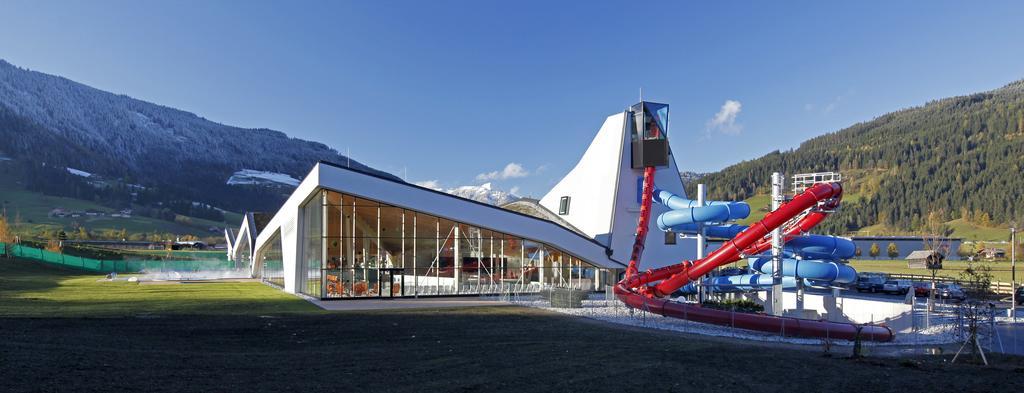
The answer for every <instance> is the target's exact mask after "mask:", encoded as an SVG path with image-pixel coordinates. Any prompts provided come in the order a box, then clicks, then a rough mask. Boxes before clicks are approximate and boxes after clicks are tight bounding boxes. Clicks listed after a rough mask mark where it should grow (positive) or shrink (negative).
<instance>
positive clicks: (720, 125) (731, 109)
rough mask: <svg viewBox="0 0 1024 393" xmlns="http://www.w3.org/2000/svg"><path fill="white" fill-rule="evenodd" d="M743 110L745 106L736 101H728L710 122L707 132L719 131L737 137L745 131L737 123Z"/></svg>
mask: <svg viewBox="0 0 1024 393" xmlns="http://www.w3.org/2000/svg"><path fill="white" fill-rule="evenodd" d="M741 110H743V104H741V103H740V102H739V101H736V100H726V101H725V103H724V104H722V108H721V109H719V110H718V113H716V114H715V117H712V118H711V120H708V123H707V129H706V131H707V132H709V133H710V131H712V130H717V131H719V132H721V133H723V134H728V135H736V134H739V133H740V132H742V131H743V125H742V124H739V123H736V117H737V116H739V114H740V111H741Z"/></svg>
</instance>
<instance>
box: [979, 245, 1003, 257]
mask: <svg viewBox="0 0 1024 393" xmlns="http://www.w3.org/2000/svg"><path fill="white" fill-rule="evenodd" d="M978 254H981V256H982V257H984V258H985V259H1003V258H1006V249H1005V248H995V247H986V248H985V249H984V250H981V252H979V253H978Z"/></svg>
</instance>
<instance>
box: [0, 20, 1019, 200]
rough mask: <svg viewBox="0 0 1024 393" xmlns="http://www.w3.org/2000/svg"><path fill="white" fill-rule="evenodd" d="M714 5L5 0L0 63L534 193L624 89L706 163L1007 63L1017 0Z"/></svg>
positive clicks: (846, 121)
mask: <svg viewBox="0 0 1024 393" xmlns="http://www.w3.org/2000/svg"><path fill="white" fill-rule="evenodd" d="M711 3H724V2H708V3H706V4H692V3H684V2H564V3H556V2H550V1H536V2H531V1H525V2H518V1H517V2H498V1H493V2H491V1H473V2H471V1H429V2H421V1H417V2H413V1H409V2H397V1H374V2H370V1H367V2H341V1H338V2H320V1H317V2H302V1H299V2H284V1H280V2H235V1H223V2H210V1H194V2H190V1H175V2H162V3H158V2H148V1H147V2H135V1H123V2H112V1H99V2H85V1H74V2H67V3H64V2H37V1H10V0H8V1H5V2H4V6H3V7H2V8H3V9H2V12H0V37H2V39H0V58H3V59H5V60H7V61H9V62H11V63H13V64H15V65H18V66H21V67H26V68H30V69H33V70H38V71H42V72H46V73H51V74H57V75H61V76H64V77H67V78H69V79H73V80H76V81H79V82H83V83H86V84H89V85H92V86H94V87H97V88H100V89H103V90H108V91H112V92H115V93H122V94H127V95H130V96H132V97H136V98H140V99H144V100H147V101H152V102H156V103H159V104H164V105H168V106H172V107H176V108H180V109H184V110H187V111H190V112H194V113H196V114H198V115H200V116H203V117H206V118H208V119H211V120H215V121H218V122H222V123H226V124H231V125H238V126H243V127H268V128H273V129H277V130H281V131H284V132H286V133H288V134H289V135H292V136H295V137H299V138H304V139H311V140H316V141H320V142H323V143H326V144H328V145H330V146H332V147H334V148H336V149H337V150H339V151H340V152H341V153H342V154H344V153H345V152H346V151H350V152H351V155H352V156H353V158H354V159H357V160H360V161H363V162H365V163H367V164H369V165H371V166H374V167H377V168H380V169H383V170H387V171H390V172H392V173H395V174H397V175H399V176H407V179H408V180H409V181H417V182H421V181H428V180H433V181H437V182H438V183H440V185H442V186H446V187H451V186H457V185H467V184H479V183H481V182H482V181H484V179H493V180H494V182H495V184H496V185H497V186H499V187H502V188H504V189H512V188H516V189H517V190H518V191H519V192H520V193H521V194H524V195H532V196H541V195H542V194H543V193H544V192H545V191H546V190H547V189H548V188H549V187H550V186H551V185H553V184H554V183H555V182H556V181H557V180H558V179H559V178H560V177H561V176H562V175H564V174H565V173H566V172H567V171H568V170H569V169H571V167H572V165H573V164H574V163H575V161H576V159H577V158H578V157H579V156H580V154H582V152H583V151H584V150H585V149H586V147H587V144H588V143H589V142H590V139H591V137H592V136H593V135H594V133H596V132H597V129H598V127H600V125H601V123H602V122H603V120H604V118H605V117H606V116H608V115H610V114H612V113H615V112H617V111H620V110H622V109H623V108H625V107H626V106H628V105H630V104H632V103H634V102H635V101H637V99H638V96H639V89H640V88H641V87H642V88H643V91H644V97H645V98H647V99H650V100H652V101H660V102H665V103H669V104H671V106H672V114H671V121H672V122H671V129H670V139H671V142H672V144H673V146H674V151H675V152H676V156H677V162H678V163H679V165H680V167H681V168H682V169H683V170H695V171H712V170H717V169H720V168H722V167H725V166H727V165H729V164H732V163H736V162H739V161H741V160H745V159H751V158H756V157H758V156H760V155H763V154H765V153H768V152H770V151H772V150H776V149H788V148H791V147H795V146H796V145H797V144H799V142H801V141H803V140H805V139H807V138H809V137H812V136H815V135H819V134H822V133H825V132H829V131H834V130H838V129H841V128H844V127H846V126H849V125H851V124H854V123H856V122H859V121H865V120H870V119H871V118H873V117H876V116H878V115H881V114H884V113H886V112H891V111H894V110H897V109H901V108H906V107H910V106H916V105H920V104H923V103H925V102H927V101H929V100H932V99H936V98H941V97H945V96H951V95H959V94H965V93H971V92H975V91H982V90H988V89H993V88H997V87H999V86H1002V85H1004V84H1006V83H1008V82H1011V81H1013V80H1017V79H1021V78H1024V44H1022V43H1024V22H1022V20H1024V19H1022V16H1024V3H1021V2H949V3H947V2H898V1H897V2H893V1H884V2H847V3H849V4H847V3H843V4H838V3H837V4H833V3H832V2H828V3H829V4H820V3H825V2H783V3H769V2H750V3H747V2H735V3H728V4H711ZM510 164H515V165H510ZM822 169H826V168H822Z"/></svg>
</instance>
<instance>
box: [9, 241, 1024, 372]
mask: <svg viewBox="0 0 1024 393" xmlns="http://www.w3.org/2000/svg"><path fill="white" fill-rule="evenodd" d="M0 277H2V280H3V281H2V282H0V334H2V335H3V337H4V340H0V360H2V361H0V384H2V385H0V386H2V390H3V391H5V392H19V391H54V390H75V391H105V392H107V391H155V392H160V391H168V392H171V391H173V392H180V391H239V390H244V391H278V392H280V391H349V390H370V391H389V392H390V391H394V392H420V391H481V392H483V391H486V392H492V391H517V392H550V391H585V392H621V391H681V390H699V391H723V392H725V391H728V392H734V391H783V390H786V391H791V389H793V388H794V387H801V386H803V387H806V386H825V385H827V386H828V389H829V390H832V391H904V390H905V386H914V387H915V388H916V389H923V390H925V391H932V390H945V391H995V390H996V389H1008V390H1014V389H1018V390H1019V389H1021V388H1024V374H1022V372H1024V360H1022V359H1020V358H1014V357H1003V356H998V355H995V356H994V361H995V362H996V363H995V364H996V366H995V367H989V368H983V367H979V366H973V365H959V366H956V367H950V366H948V365H946V364H944V362H943V360H942V359H941V358H939V357H919V358H902V359H891V358H868V359H860V360H853V359H848V358H846V357H845V356H841V355H838V354H837V355H836V356H835V357H825V356H822V353H821V350H820V349H819V348H816V347H811V348H807V347H801V348H793V347H788V346H781V345H778V344H765V343H760V344H752V343H743V342H732V341H727V340H725V339H716V338H708V337H700V336H688V335H682V334H676V333H666V332H657V331H647V330H639V329H635V328H627V327H620V326H611V325H605V324H602V323H598V322H594V321H589V320H585V319H577V318H573V317H569V316H565V315H561V314H553V313H549V312H545V311H542V310H537V309H529V308H521V307H514V306H494V307H476V308H463V309H435V310H406V311H386V312H385V311H376V312H335V313H327V312H322V311H318V309H315V308H313V307H312V306H310V305H309V304H308V303H306V302H305V301H302V300H299V299H298V298H295V297H292V296H290V295H286V294H283V293H282V292H280V291H278V290H276V289H273V288H270V287H266V286H264V285H262V284H258V283H213V284H167V285H138V284H130V283H110V282H97V279H98V278H99V277H97V276H88V275H80V274H78V273H74V272H68V271H61V270H55V269H52V268H48V267H43V266H38V265H34V264H31V263H29V262H21V261H14V262H12V261H8V260H0ZM845 350H848V348H847V349H844V351H845ZM736 370H758V371H757V372H756V373H754V374H749V373H747V372H744V371H740V372H737V371H736ZM891 378H898V381H899V383H894V381H895V380H891ZM823 384H825V385H823Z"/></svg>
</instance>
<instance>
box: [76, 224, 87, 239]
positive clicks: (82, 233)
mask: <svg viewBox="0 0 1024 393" xmlns="http://www.w3.org/2000/svg"><path fill="white" fill-rule="evenodd" d="M78 240H89V231H88V230H87V229H85V227H78Z"/></svg>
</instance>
